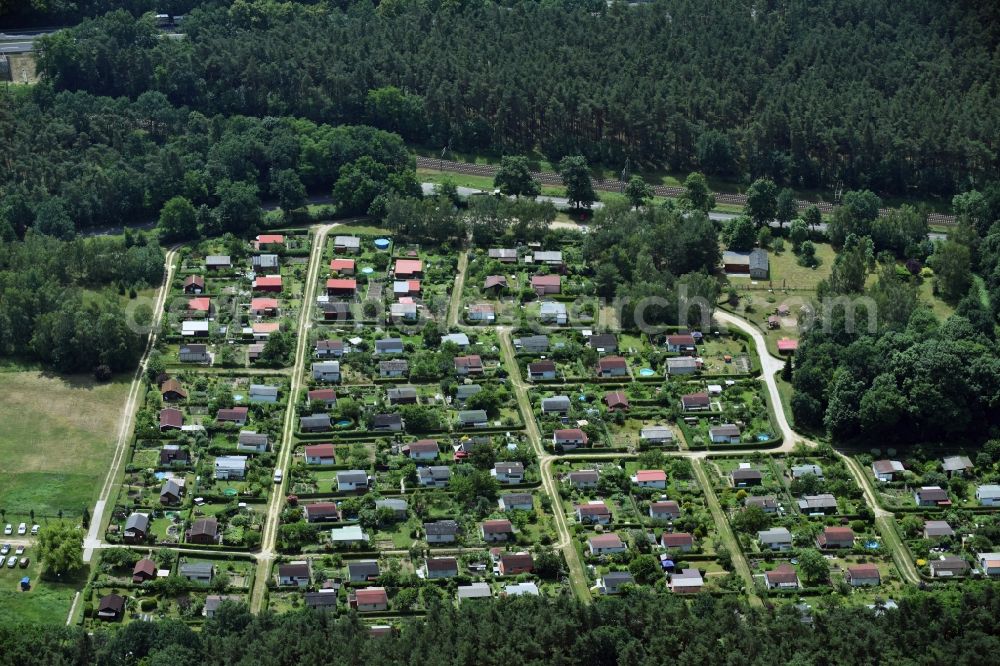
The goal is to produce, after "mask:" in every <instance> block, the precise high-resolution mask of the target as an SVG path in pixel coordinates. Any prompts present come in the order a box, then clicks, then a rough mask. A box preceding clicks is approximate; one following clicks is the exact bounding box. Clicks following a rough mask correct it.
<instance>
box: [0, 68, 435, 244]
mask: <svg viewBox="0 0 1000 666" xmlns="http://www.w3.org/2000/svg"><path fill="white" fill-rule="evenodd" d="M0 125H3V127H4V129H5V132H4V133H3V134H2V135H0V153H2V154H3V160H4V163H5V167H6V168H4V169H3V170H0V237H4V238H8V239H9V238H12V237H22V236H23V235H24V233H25V231H26V229H28V228H29V227H32V228H34V229H35V230H37V231H39V232H42V233H44V234H47V235H50V236H55V237H58V238H64V239H68V238H72V237H73V236H74V235H75V234H76V233H77V231H79V230H84V229H87V228H90V227H95V226H104V225H112V224H114V225H123V224H134V223H136V222H137V221H142V220H149V219H155V218H157V217H159V219H160V222H161V227H162V232H163V236H164V238H166V239H168V240H175V239H189V238H194V237H197V236H198V235H199V234H203V235H212V236H214V235H221V234H224V233H227V232H231V233H236V234H240V235H244V234H246V233H247V232H249V231H251V230H252V229H255V228H257V227H258V226H259V225H260V223H261V210H260V206H261V202H262V201H264V200H268V201H274V202H276V203H277V204H278V205H280V206H281V207H282V209H284V210H286V211H290V210H293V209H296V208H299V207H301V206H303V205H304V204H305V202H306V192H307V191H318V192H325V193H328V194H334V195H335V197H336V201H337V203H338V208H339V209H340V210H341V212H343V213H344V214H365V213H367V212H368V210H369V208H370V207H371V204H372V202H373V201H375V200H376V199H379V198H380V197H382V199H383V200H384V199H385V198H386V197H387V196H388V195H389V194H390V193H393V194H395V193H398V194H404V195H411V196H412V195H417V196H419V193H420V188H419V184H418V183H417V182H416V179H415V176H414V173H413V167H412V159H411V157H410V155H409V154H408V152H407V150H406V147H405V145H404V144H403V142H402V140H401V139H400V138H399V137H398V136H397V135H394V134H391V133H389V132H384V131H382V130H378V129H374V128H372V127H365V126H342V127H331V126H329V125H322V124H317V123H314V122H312V121H309V120H303V119H298V118H273V117H271V118H250V117H242V116H233V117H222V116H213V117H208V116H205V115H203V114H202V113H200V112H197V111H191V110H189V109H187V108H183V107H177V106H174V105H172V104H171V103H170V102H169V101H168V100H167V99H166V97H165V96H164V95H163V94H161V93H157V92H147V93H143V94H141V95H139V96H138V97H137V98H136V99H135V100H129V99H126V98H117V99H112V98H109V97H96V96H93V95H90V94H87V93H69V92H63V93H53V92H52V91H51V90H49V89H47V88H45V87H44V86H42V87H37V88H34V89H32V90H30V91H16V92H11V91H9V92H7V93H6V94H4V93H0Z"/></svg>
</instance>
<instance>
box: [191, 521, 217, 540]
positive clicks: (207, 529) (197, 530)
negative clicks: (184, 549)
mask: <svg viewBox="0 0 1000 666" xmlns="http://www.w3.org/2000/svg"><path fill="white" fill-rule="evenodd" d="M185 536H186V540H187V542H188V543H200V544H207V545H213V544H216V543H218V542H219V521H217V520H216V519H215V518H199V519H198V520H196V521H194V524H193V525H191V529H189V530H188V531H187V534H186V535H185Z"/></svg>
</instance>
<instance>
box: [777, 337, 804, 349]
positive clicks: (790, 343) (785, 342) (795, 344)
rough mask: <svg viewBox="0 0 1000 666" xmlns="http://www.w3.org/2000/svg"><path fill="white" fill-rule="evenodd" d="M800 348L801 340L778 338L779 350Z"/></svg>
mask: <svg viewBox="0 0 1000 666" xmlns="http://www.w3.org/2000/svg"><path fill="white" fill-rule="evenodd" d="M798 348H799V341H798V340H792V339H791V338H781V339H780V340H778V351H795V350H796V349H798Z"/></svg>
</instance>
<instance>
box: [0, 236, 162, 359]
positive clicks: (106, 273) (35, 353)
mask: <svg viewBox="0 0 1000 666" xmlns="http://www.w3.org/2000/svg"><path fill="white" fill-rule="evenodd" d="M163 261H164V256H163V251H162V250H161V249H160V247H159V246H158V245H156V244H155V243H152V242H149V241H147V239H146V237H145V236H144V235H142V234H137V235H133V234H131V233H129V234H126V236H125V237H124V238H89V239H77V240H73V241H62V240H59V239H57V238H52V237H50V236H45V235H43V234H37V233H35V232H33V231H29V232H28V234H27V236H26V237H25V239H24V241H23V242H22V241H13V242H10V241H0V355H3V356H15V357H18V358H22V359H26V360H30V361H35V362H39V363H41V364H43V365H45V366H46V367H51V368H53V369H55V370H56V371H58V372H66V373H70V372H93V373H94V374H95V376H97V377H98V378H100V379H108V378H110V376H111V374H112V373H114V372H124V371H127V370H131V369H132V368H134V367H135V364H136V363H137V362H138V360H139V356H140V355H141V353H142V343H143V340H144V336H143V335H142V334H141V333H140V332H139V331H140V330H141V327H142V326H143V325H144V324H148V323H149V321H150V318H151V317H152V310H151V308H149V307H148V306H140V307H139V308H136V309H135V311H134V312H132V313H131V315H130V316H127V315H126V311H125V307H124V302H125V298H124V296H125V294H126V292H128V294H129V295H130V296H133V297H134V296H135V295H136V290H137V289H141V288H144V287H147V286H151V285H158V284H159V283H160V281H161V280H162V277H163ZM130 322H132V323H135V324H136V326H135V327H132V326H130V325H129V323H130Z"/></svg>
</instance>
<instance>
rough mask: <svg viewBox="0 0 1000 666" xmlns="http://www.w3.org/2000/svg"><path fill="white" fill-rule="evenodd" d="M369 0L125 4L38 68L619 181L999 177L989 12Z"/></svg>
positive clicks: (917, 181)
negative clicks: (184, 9) (643, 169)
mask: <svg viewBox="0 0 1000 666" xmlns="http://www.w3.org/2000/svg"><path fill="white" fill-rule="evenodd" d="M374 4H375V3H370V2H366V1H358V2H338V3H316V4H311V3H302V4H292V3H278V2H265V1H257V2H249V1H244V2H237V3H234V4H233V5H232V6H230V7H227V6H215V7H213V6H212V5H208V6H207V8H205V9H202V10H195V11H193V12H191V14H190V15H189V16H188V18H187V20H186V22H185V28H184V30H185V32H186V33H187V38H186V39H182V40H175V39H156V38H155V34H154V33H155V30H154V27H153V25H152V22H151V20H150V19H148V18H147V19H145V20H139V21H138V22H137V20H136V19H135V18H134V17H133V16H132V15H130V14H128V13H127V12H124V11H122V12H119V13H117V14H111V15H108V16H106V17H103V18H100V19H96V20H95V21H93V22H88V23H84V24H83V25H81V26H79V27H78V28H76V29H74V30H73V32H72V33H69V34H60V35H55V36H53V37H51V38H49V39H47V40H45V42H44V43H43V51H42V58H41V59H40V62H39V65H40V69H41V71H42V72H44V73H45V75H46V76H47V77H48V78H49V79H50V80H51V81H52V82H53V83H54V84H55V86H56V87H57V88H59V89H67V88H68V89H82V90H88V91H91V92H95V93H99V94H114V95H118V94H128V95H132V96H135V95H138V94H140V93H141V92H143V91H146V90H156V91H159V92H162V93H164V94H166V95H167V96H168V98H169V99H170V100H171V101H172V102H174V103H177V104H186V105H191V106H193V107H194V108H197V109H199V110H201V111H202V112H204V113H207V114H214V113H226V114H248V115H254V116H261V117H263V116H269V115H272V116H284V115H299V116H303V117H306V118H310V119H312V120H315V121H319V122H326V123H359V122H370V123H374V124H376V125H377V126H379V127H382V128H384V129H392V130H395V131H398V132H400V133H402V134H403V135H404V136H406V137H408V138H412V139H415V140H420V139H424V140H426V141H427V142H429V143H430V144H432V145H434V146H444V145H450V146H451V147H452V148H453V149H456V150H470V151H481V150H492V151H494V152H497V153H501V154H509V153H524V152H527V151H528V150H531V149H534V148H540V149H541V150H542V152H543V153H544V154H545V155H546V156H548V157H550V158H551V159H553V160H558V159H560V158H562V157H563V156H566V155H577V154H580V155H584V156H585V157H586V158H587V159H588V160H590V161H591V162H594V163H596V162H602V163H604V164H606V165H609V166H611V167H613V168H615V169H617V168H620V166H621V164H622V163H623V162H624V161H625V159H626V158H630V159H631V160H632V162H633V163H638V164H647V165H653V166H666V167H670V168H672V169H677V170H690V169H691V168H694V167H697V168H700V169H701V170H702V171H704V172H706V173H708V174H710V175H729V176H741V177H749V178H751V179H752V178H756V177H759V176H768V177H770V178H771V179H773V180H774V181H775V182H776V183H778V184H779V185H780V184H791V185H796V186H807V187H828V188H832V187H833V186H835V185H837V184H839V183H842V184H844V185H846V186H848V187H849V188H850V187H867V188H870V189H873V190H877V191H883V192H894V193H903V192H913V191H920V192H923V193H931V192H939V193H951V192H956V191H961V190H963V189H966V188H967V187H968V184H969V183H970V182H971V183H976V182H981V181H982V180H983V179H984V178H990V177H995V176H996V174H997V169H998V157H997V153H996V145H995V138H996V136H998V135H1000V108H998V107H997V105H996V104H994V100H995V96H996V92H995V91H996V86H997V83H998V82H997V76H998V72H1000V66H998V65H1000V63H998V58H1000V50H998V49H997V48H996V47H997V44H998V38H1000V32H998V31H1000V16H998V15H997V9H996V6H995V5H994V4H993V3H940V2H934V1H933V0H920V1H918V2H909V3H898V2H892V1H891V0H878V1H874V2H873V1H872V0H849V1H847V2H844V1H843V0H823V1H820V2H793V3H777V4H772V5H763V6H762V5H761V4H760V3H751V2H749V0H725V1H723V2H705V0H678V1H674V2H669V3H668V2H664V1H661V2H654V3H649V4H644V3H640V4H638V5H637V6H626V5H625V3H619V4H615V5H612V6H610V7H609V6H607V5H606V4H605V3H604V2H566V1H555V2H551V1H550V2H536V1H534V0H522V1H518V2H505V3H494V2H487V1H483V0H465V1H462V2H448V3H438V2H406V1H397V2H383V3H381V5H380V6H378V7H377V8H376V7H375V6H374ZM330 5H333V8H330V7H329V6H330ZM598 37H599V38H598ZM262 54H265V55H264V56H263V57H262ZM918 63H919V65H918Z"/></svg>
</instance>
